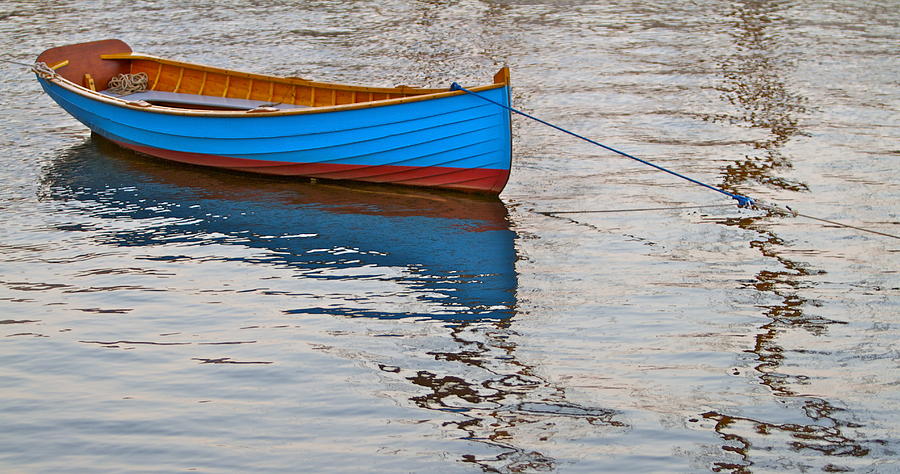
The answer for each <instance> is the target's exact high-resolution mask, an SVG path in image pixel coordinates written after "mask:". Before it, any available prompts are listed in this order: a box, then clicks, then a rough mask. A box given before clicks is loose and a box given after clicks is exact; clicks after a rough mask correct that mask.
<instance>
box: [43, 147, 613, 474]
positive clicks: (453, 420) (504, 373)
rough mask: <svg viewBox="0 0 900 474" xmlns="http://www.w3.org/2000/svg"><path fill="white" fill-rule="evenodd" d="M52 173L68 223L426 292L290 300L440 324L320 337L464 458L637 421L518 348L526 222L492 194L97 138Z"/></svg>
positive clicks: (48, 195)
mask: <svg viewBox="0 0 900 474" xmlns="http://www.w3.org/2000/svg"><path fill="white" fill-rule="evenodd" d="M42 184H43V187H42V190H41V194H42V196H43V198H45V199H52V200H57V201H74V203H73V205H72V206H66V207H67V208H71V209H75V211H74V212H77V213H81V214H79V216H78V219H77V222H80V223H81V224H76V225H75V226H78V227H79V228H77V229H75V228H73V229H72V230H80V231H87V232H89V233H90V235H91V236H92V238H95V239H98V240H99V241H100V242H101V243H102V244H106V245H113V246H122V247H126V246H162V247H165V246H171V248H172V249H173V251H174V252H176V253H177V252H180V251H183V250H179V249H183V248H184V246H185V245H189V246H190V245H205V244H211V245H219V246H221V245H225V246H230V245H232V246H242V247H244V248H251V249H254V250H259V251H262V252H254V253H253V255H254V256H253V257H248V256H246V252H243V253H242V252H229V251H228V248H227V247H226V248H225V249H221V247H220V249H221V250H220V251H221V252H222V253H223V256H222V258H225V259H230V260H236V261H237V263H241V264H246V263H250V264H260V265H264V266H265V265H269V266H275V267H279V268H281V269H283V268H287V269H289V270H290V271H291V272H292V275H293V276H296V277H297V278H298V279H299V280H298V283H297V286H303V285H304V283H305V282H310V280H316V281H318V282H322V281H323V279H324V281H325V282H326V283H327V282H328V280H330V279H343V280H350V279H353V278H357V279H362V280H366V279H371V278H376V279H384V280H390V281H389V282H387V283H390V285H387V284H386V285H385V287H386V288H388V289H386V290H385V292H395V291H397V290H396V289H395V288H396V285H398V284H399V285H400V286H401V287H404V288H405V289H406V290H405V291H407V292H408V293H411V294H412V295H414V297H415V298H416V299H417V300H418V301H419V302H420V303H421V304H419V305H413V306H414V307H415V308H416V309H409V307H410V305H408V304H406V305H396V306H393V307H391V306H389V305H387V306H386V305H379V304H376V303H372V302H371V300H372V295H366V294H358V295H356V294H348V295H343V296H342V297H341V298H340V300H341V301H340V302H339V304H332V305H323V306H322V307H306V308H296V309H292V310H287V311H284V313H288V314H292V315H303V314H331V315H337V316H342V317H369V318H378V319H393V318H409V317H415V318H421V319H427V320H431V321H435V322H437V323H438V324H439V325H443V326H444V328H443V329H444V330H443V331H437V332H433V331H428V332H427V334H428V335H429V336H427V337H424V339H421V340H420V339H419V337H421V336H419V335H417V331H416V330H413V331H411V332H410V333H406V334H402V335H397V334H391V335H392V336H403V337H402V340H403V347H404V348H403V349H401V350H400V352H399V353H398V352H393V351H391V350H390V349H389V352H388V353H386V354H377V353H373V352H370V351H357V350H347V349H348V348H347V347H331V346H321V347H320V346H316V350H322V351H326V352H329V353H331V354H332V355H334V356H336V357H344V358H352V359H354V360H355V361H357V362H360V363H362V364H363V365H365V366H367V367H372V368H373V370H375V371H377V372H379V373H380V375H381V376H382V377H383V378H384V379H386V383H385V384H384V388H383V389H382V390H383V393H381V394H379V396H385V397H389V398H392V399H394V400H395V401H396V402H397V403H398V405H402V406H408V407H411V408H415V409H417V410H422V411H423V412H425V413H430V414H431V416H429V417H428V418H434V419H438V420H440V429H441V430H442V431H446V433H447V436H449V437H450V438H451V439H452V440H454V442H462V443H464V444H463V445H461V447H458V448H457V451H461V453H460V455H459V458H458V459H457V461H458V462H460V463H464V464H470V465H474V466H477V467H478V468H480V469H481V470H484V471H487V472H494V471H499V472H506V471H509V472H521V471H534V470H552V469H555V468H557V467H558V465H559V461H557V460H556V459H554V458H553V457H550V456H548V455H547V454H545V451H546V446H547V445H548V443H551V442H552V441H551V440H552V439H553V438H554V437H556V436H558V435H563V434H564V436H566V437H570V436H572V433H578V432H580V433H582V434H583V435H584V437H595V436H597V434H598V432H610V431H620V430H623V429H627V428H628V427H627V425H625V424H624V423H623V422H622V421H619V418H621V414H620V413H619V412H617V411H615V410H611V409H607V408H601V407H589V406H582V405H579V404H577V403H574V402H572V401H570V400H568V398H567V394H566V388H565V387H563V386H560V385H558V384H556V383H555V382H553V381H551V380H549V379H547V378H546V377H544V376H542V375H541V374H540V372H541V371H540V369H539V367H538V366H536V365H535V364H533V363H531V364H529V362H528V361H527V360H526V358H523V357H521V356H520V355H519V354H518V353H517V352H518V350H517V342H516V341H517V340H518V339H519V334H518V333H517V332H516V331H515V330H514V329H513V328H512V325H513V321H514V320H513V319H512V318H513V316H514V315H515V313H516V298H515V297H516V293H515V292H516V289H517V276H516V272H515V261H516V253H515V248H514V240H515V238H516V235H515V233H514V232H513V231H512V230H511V229H510V227H509V224H508V221H507V211H506V207H505V206H504V205H503V203H502V202H500V201H499V200H497V199H496V198H486V197H470V196H466V195H458V194H452V193H446V192H439V193H429V192H424V191H421V190H401V189H396V188H385V187H373V186H365V187H359V186H353V187H345V186H335V185H327V184H309V183H299V182H296V181H285V180H278V179H272V178H265V177H256V176H246V175H235V174H228V173H222V172H210V171H209V170H205V169H197V168H191V167H186V166H181V165H174V166H173V165H172V164H170V163H166V162H162V161H155V160H152V159H148V158H144V157H140V156H137V155H134V154H133V153H131V152H128V151H126V150H122V149H120V148H118V147H116V146H114V145H112V144H110V143H107V142H106V141H105V140H103V139H102V138H99V137H94V138H93V139H92V140H90V141H88V142H85V143H84V144H82V145H79V146H76V147H74V148H73V149H71V150H70V151H69V152H68V153H67V154H65V155H64V156H61V157H60V158H58V159H57V160H55V161H54V162H53V163H52V164H51V165H50V166H49V167H48V168H47V169H46V170H45V172H44V176H43V183H42ZM82 214H87V218H86V217H85V216H84V215H82ZM107 219H113V220H115V221H116V223H117V225H114V226H111V230H110V229H106V228H102V227H103V226H100V225H97V224H96V223H97V222H101V223H102V222H104V221H105V220H107ZM91 223H93V224H91ZM88 225H93V226H94V227H92V228H87V227H86V226H88ZM165 248H167V247H165ZM260 255H261V256H260ZM169 258H171V259H175V260H177V259H180V258H190V257H182V256H179V255H173V256H171V257H169ZM235 268H236V270H235V271H240V269H241V268H242V265H236V266H235ZM373 275H377V276H375V277H373ZM310 286H316V285H310ZM326 286H327V285H326ZM318 287H320V288H321V285H319V286H318ZM303 291H312V290H303ZM286 299H287V300H290V298H286ZM300 299H304V298H300ZM413 326H416V325H413ZM433 337H437V338H438V340H437V342H436V341H435V340H434V339H432V338H433ZM195 360H199V359H195ZM223 360H224V359H205V360H203V362H204V363H226V362H222V361H223Z"/></svg>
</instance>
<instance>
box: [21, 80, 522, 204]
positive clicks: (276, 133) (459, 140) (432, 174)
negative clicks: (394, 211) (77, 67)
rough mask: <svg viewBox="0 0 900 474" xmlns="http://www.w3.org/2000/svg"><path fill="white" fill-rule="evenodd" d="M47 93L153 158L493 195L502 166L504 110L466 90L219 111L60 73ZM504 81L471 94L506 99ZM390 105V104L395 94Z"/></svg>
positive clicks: (506, 135) (505, 167)
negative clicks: (112, 92) (141, 103)
mask: <svg viewBox="0 0 900 474" xmlns="http://www.w3.org/2000/svg"><path fill="white" fill-rule="evenodd" d="M38 80H39V81H40V83H41V86H42V87H43V88H44V90H45V91H46V93H47V94H48V95H49V96H50V97H51V98H52V99H53V100H54V101H56V103H57V104H59V105H60V106H61V107H62V108H63V109H65V110H66V111H67V112H68V113H70V114H71V115H72V116H73V117H75V118H76V119H78V120H79V121H80V122H82V123H83V124H85V125H86V126H87V127H89V128H90V129H91V130H92V131H93V132H95V133H97V134H99V135H101V136H104V137H106V138H108V139H110V140H113V141H115V142H116V143H118V144H120V145H122V146H125V147H127V148H131V149H133V150H137V151H140V152H143V153H148V154H150V155H154V156H157V157H161V158H166V159H171V160H176V161H182V162H188V163H192V164H200V165H206V166H216V167H222V168H229V169H237V170H242V171H251V172H258V173H268V174H281V175H297V176H307V177H313V178H323V179H350V180H361V181H371V182H380V183H396V184H407V185H418V186H434V187H442V188H450V189H459V190H466V191H476V192H486V193H494V194H496V193H499V192H500V191H501V190H502V189H503V187H504V186H505V184H506V182H507V180H508V177H509V170H510V165H511V156H512V149H511V132H510V115H509V112H508V111H507V110H504V109H502V108H500V107H498V106H496V105H494V104H490V103H488V102H486V101H484V100H481V99H479V98H476V97H472V96H470V95H468V94H466V93H462V92H459V93H445V94H439V95H440V97H436V98H431V99H427V100H421V99H416V100H410V101H405V102H400V103H392V104H388V105H377V106H374V105H373V106H366V107H344V108H340V107H339V108H337V109H339V110H335V108H334V107H330V108H328V109H329V110H328V111H325V112H322V113H317V112H316V110H315V109H314V108H310V109H305V110H300V111H293V110H292V111H287V112H278V113H271V114H250V113H246V112H244V113H231V114H219V116H210V115H198V114H185V113H173V112H172V110H173V109H170V108H167V107H156V106H154V107H144V108H142V107H135V106H133V105H128V104H126V103H124V102H125V101H123V100H118V99H108V98H104V97H103V96H102V95H100V94H96V93H91V91H86V90H83V88H79V87H77V86H75V87H72V86H70V85H69V84H67V83H66V82H68V81H65V80H64V79H61V78H56V79H51V80H47V79H45V78H41V77H38ZM509 93H510V91H509V87H508V86H500V87H496V88H491V89H487V90H483V91H480V92H478V94H480V95H483V96H485V97H487V98H489V99H491V100H494V101H496V102H500V103H503V104H509ZM394 102H397V101H394Z"/></svg>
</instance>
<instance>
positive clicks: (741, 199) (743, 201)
mask: <svg viewBox="0 0 900 474" xmlns="http://www.w3.org/2000/svg"><path fill="white" fill-rule="evenodd" d="M450 90H452V91H464V92H467V93H469V94H470V95H473V96H475V97H478V98H479V99H482V100H486V101H488V102H490V103H492V104H496V105H498V106H500V107H503V108H504V109H507V110H509V111H510V112H515V113H517V114H519V115H521V116H523V117H527V118H530V119H531V120H534V121H536V122H540V123H542V124H544V125H546V126H548V127H551V128H555V129H557V130H559V131H560V132H563V133H567V134H569V135H572V136H573V137H575V138H578V139H581V140H584V141H586V142H588V143H590V144H592V145H597V146H599V147H600V148H603V149H605V150H609V151H611V152H613V153H618V154H620V155H622V156H624V157H626V158H631V159H632V160H635V161H638V162H640V163H643V164H645V165H647V166H651V167H653V168H656V169H658V170H660V171H664V172H666V173H669V174H671V175H673V176H677V177H679V178H681V179H684V180H687V181H690V182H692V183H694V184H698V185H700V186H703V187H705V188H708V189H712V190H713V191H715V192H717V193H722V194H724V195H726V196H728V197H730V198H731V199H734V200H736V201H737V202H738V207H752V206H753V204H754V200H753V199H751V198H749V197H747V196H742V195H740V194H734V193H729V192H728V191H725V190H724V189H719V188H717V187H715V186H712V185H709V184H706V183H704V182H702V181H698V180H696V179H694V178H690V177H688V176H685V175H683V174H681V173H677V172H675V171H672V170H670V169H667V168H664V167H662V166H659V165H657V164H655V163H651V162H649V161H647V160H642V159H640V158H638V157H636V156H634V155H629V154H628V153H625V152H624V151H620V150H616V149H615V148H613V147H611V146H606V145H604V144H602V143H600V142H598V141H595V140H591V139H590V138H587V137H585V136H582V135H579V134H577V133H575V132H571V131H569V130H566V129H564V128H562V127H560V126H558V125H553V124H552V123H550V122H546V121H544V120H541V119H539V118H537V117H535V116H533V115H529V114H527V113H525V112H522V111H521V110H518V109H516V108H513V107H510V106H508V105H504V104H501V103H500V102H497V101H495V100H492V99H488V98H487V97H484V96H480V95H478V94H476V93H474V92H472V91H470V90H469V89H466V88H465V87H463V86H461V85H459V84H457V83H455V82H454V83H453V84H450Z"/></svg>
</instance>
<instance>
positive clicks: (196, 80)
mask: <svg viewBox="0 0 900 474" xmlns="http://www.w3.org/2000/svg"><path fill="white" fill-rule="evenodd" d="M37 61H38V62H43V63H46V64H47V65H48V66H49V67H50V68H51V69H53V70H55V71H56V73H57V74H59V75H60V76H62V77H63V78H65V79H67V80H68V81H70V82H72V83H74V84H77V85H79V86H81V87H84V88H86V89H89V90H91V91H94V92H97V93H100V94H104V95H106V96H110V97H118V98H121V99H124V100H126V101H128V102H129V104H132V105H135V104H136V105H145V104H146V106H151V105H157V106H164V107H174V108H181V109H200V110H215V111H223V110H224V111H229V110H234V111H249V112H254V111H259V112H276V111H280V110H290V109H301V108H308V107H333V106H339V105H347V104H361V103H368V102H374V101H383V100H391V99H401V98H407V97H416V96H422V95H428V94H435V93H444V92H448V91H449V89H426V88H418V87H410V86H397V87H391V88H383V87H363V86H351V85H341V84H331V83H324V82H316V81H310V80H306V79H302V78H299V77H275V76H268V75H262V74H252V73H245V72H239V71H232V70H228V69H222V68H216V67H209V66H202V65H197V64H191V63H185V62H180V61H173V60H168V59H163V58H158V57H155V56H149V55H143V54H137V53H134V52H133V51H132V50H131V47H130V46H128V44H126V43H125V42H123V41H121V40H116V39H110V40H102V41H94V42H90V43H82V44H76V45H70V46H61V47H58V48H52V49H49V50H47V51H45V52H44V53H43V54H41V55H40V56H39V57H38V59H37ZM142 73H143V75H146V76H145V78H142V79H143V81H144V85H143V90H137V91H122V90H117V89H114V88H113V89H111V88H110V87H108V84H110V80H112V79H113V78H114V77H116V76H118V75H120V74H126V75H135V77H136V75H141V74H142ZM508 75H509V72H508V70H507V69H506V68H503V69H501V70H500V72H498V73H497V75H495V77H494V82H495V84H506V83H507V82H508V80H509V79H508V78H509V76H508ZM123 92H125V93H123Z"/></svg>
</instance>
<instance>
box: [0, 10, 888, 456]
mask: <svg viewBox="0 0 900 474" xmlns="http://www.w3.org/2000/svg"><path fill="white" fill-rule="evenodd" d="M126 20H127V21H126ZM897 25H900V9H898V8H897V4H896V2H892V1H867V2H850V1H832V2H825V1H820V2H797V1H775V2H761V1H760V2H758V1H736V2H717V1H709V2H691V3H685V4H673V3H672V2H643V1H640V2H590V1H565V2H549V1H547V2H542V1H493V2H477V1H466V0H463V1H452V2H445V1H419V2H413V1H410V2H396V1H390V0H388V1H387V2H384V1H382V2H366V1H350V2H339V1H314V2H302V3H295V2H278V1H261V2H231V1H225V0H223V1H218V2H188V3H186V4H183V5H181V6H178V7H174V6H169V5H164V4H161V3H158V2H117V1H112V2H88V1H83V0H82V1H59V2H0V30H2V35H0V42H2V46H3V53H4V54H6V55H8V56H7V57H9V58H11V59H14V60H18V61H22V62H31V61H32V60H33V59H34V57H36V55H37V54H39V53H40V52H41V51H43V50H44V49H46V48H49V47H52V46H57V45H60V44H63V43H73V42H80V41H87V40H94V39H100V38H105V37H118V38H121V39H124V40H125V41H127V42H129V43H130V44H132V46H133V47H135V49H137V50H140V51H142V52H147V53H151V54H156V55H160V56H164V57H174V58H176V59H182V60H187V61H193V62H201V63H207V64H212V65H217V66H224V67H233V68H239V69H244V70H250V71H255V72H261V73H273V74H284V75H300V76H303V77H311V78H314V79H321V80H332V81H339V82H353V83H365V84H376V85H386V86H390V85H395V84H415V85H430V86H440V85H448V84H450V83H451V82H453V81H458V82H460V83H463V84H470V85H471V84H479V83H483V82H485V81H487V80H488V78H489V77H490V76H491V74H493V72H495V70H496V69H497V68H499V67H500V66H501V65H503V64H508V65H509V66H510V67H511V68H512V73H513V83H514V101H515V103H516V104H517V105H518V106H519V107H521V108H522V109H524V110H526V111H529V112H533V113H535V114H537V115H539V116H541V117H542V118H544V119H547V120H549V121H552V122H555V123H559V124H560V125H562V126H565V127H568V128H571V129H573V130H576V131H578V132H580V133H583V134H585V135H588V136H591V137H593V138H596V139H598V140H600V141H602V142H604V143H607V144H610V145H612V146H616V147H619V148H622V149H624V150H626V151H629V152H631V153H634V154H637V155H639V156H641V157H644V158H647V159H651V160H654V161H656V162H658V163H660V164H662V165H664V166H670V167H672V168H676V169H678V170H679V171H681V172H684V173H687V174H690V175H692V176H695V177H697V178H699V179H702V180H705V181H708V182H710V183H712V184H715V185H718V186H723V187H725V188H726V189H728V190H730V191H733V192H740V193H742V194H747V195H750V196H753V197H755V198H760V199H764V200H770V201H775V202H779V203H785V204H789V205H791V206H792V207H794V208H796V209H798V210H799V211H800V212H803V213H805V214H810V215H814V216H819V217H823V218H826V219H832V220H838V221H842V222H847V223H849V224H853V225H858V226H863V227H868V228H872V229H875V230H879V231H882V232H887V233H891V234H900V216H898V206H897V202H898V200H900V177H898V176H900V173H898V171H900V164H898V158H900V147H898V143H900V141H898V140H900V127H898V122H900V120H898V119H900V113H898V109H900V88H898V77H900V67H898V59H897V45H898V44H900V43H898V40H900V27H898V26H897ZM0 69H2V71H3V78H4V82H3V85H2V86H0V105H2V109H0V110H2V112H0V114H2V122H0V123H2V126H0V183H2V184H0V215H2V217H3V226H2V227H0V311H2V314H0V470H3V471H7V472H9V471H12V472H126V471H148V472H170V471H185V470H196V471H202V472H234V471H262V472H297V471H318V472H329V471H331V472H351V471H370V472H378V471H384V472H428V471H433V472H480V471H500V472H535V471H561V472H621V471H632V472H710V471H714V472H732V473H745V472H776V471H782V472H823V471H824V472H878V473H881V472H900V460H898V459H900V454H898V451H900V428H898V426H900V350H898V348H897V340H898V337H900V276H898V273H897V272H898V269H900V244H898V242H900V241H898V240H896V239H891V238H885V237H880V236H876V235H872V234H865V233H861V232H857V231H851V230H846V229H839V228H836V227H834V226H829V225H825V224H822V223H820V222H816V221H811V220H807V219H802V218H786V217H780V216H776V215H769V214H767V213H765V212H762V211H749V210H739V209H736V208H734V207H733V206H729V207H709V208H702V209H685V208H683V207H686V206H698V205H699V206H707V205H721V204H728V202H727V200H725V199H723V198H721V197H720V196H719V195H717V194H715V193H712V192H710V191H708V190H704V189H702V188H699V187H695V186H691V185H687V184H685V183H682V182H679V181H677V180H675V179H674V178H672V177H670V176H667V175H664V174H660V173H659V172H656V171H653V170H651V169H649V168H645V167H642V166H641V165H639V164H636V163H633V162H629V161H627V160H624V159H622V158H618V157H616V156H614V155H610V154H609V153H608V152H604V151H603V150H600V149H597V148H593V147H590V146H588V145H586V144H583V143H577V142H574V141H573V140H572V139H570V138H567V137H565V136H561V135H559V134H558V133H557V132H555V131H553V130H550V129H546V128H541V127H540V126H539V125H537V124H534V123H530V122H527V121H525V120H524V119H521V118H516V119H515V121H514V122H515V123H514V128H515V130H514V131H515V134H516V139H515V156H514V169H513V177H512V180H511V183H510V185H509V186H508V188H507V189H506V191H504V193H503V194H502V195H501V197H500V199H476V198H472V197H466V196H460V195H456V194H445V193H430V192H421V191H415V190H406V189H393V188H381V187H374V188H373V187H364V188H361V187H347V186H336V185H330V184H321V183H320V184H309V183H298V182H294V181H284V180H274V179H267V178H259V177H252V176H243V175H235V174H228V173H218V172H210V171H206V170H202V169H197V168H192V167H182V166H173V165H170V164H166V163H162V162H159V161H155V160H152V159H149V158H147V157H142V156H138V155H135V154H133V153H130V152H125V151H122V150H120V149H118V148H116V147H115V146H114V145H111V144H109V143H107V142H105V141H103V140H102V139H100V138H96V137H94V138H92V137H91V136H90V134H89V133H88V132H87V130H86V129H85V128H84V127H83V126H81V125H80V124H78V123H77V122H75V121H74V120H73V119H71V118H69V117H68V116H67V115H66V114H65V113H64V112H63V111H62V110H61V109H59V108H58V107H56V106H55V105H53V104H52V103H51V101H50V100H49V99H48V98H47V97H45V96H44V95H42V93H41V92H40V88H39V87H38V85H37V83H36V81H34V79H33V77H32V76H31V75H30V74H28V73H26V72H24V70H23V69H24V68H22V67H19V66H14V65H10V64H0ZM644 208H664V210H656V211H643V212H625V211H622V210H625V209H644ZM573 210H583V211H599V210H612V211H618V212H603V213H600V212H594V213H581V214H555V215H554V214H547V213H546V212H547V211H573Z"/></svg>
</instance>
